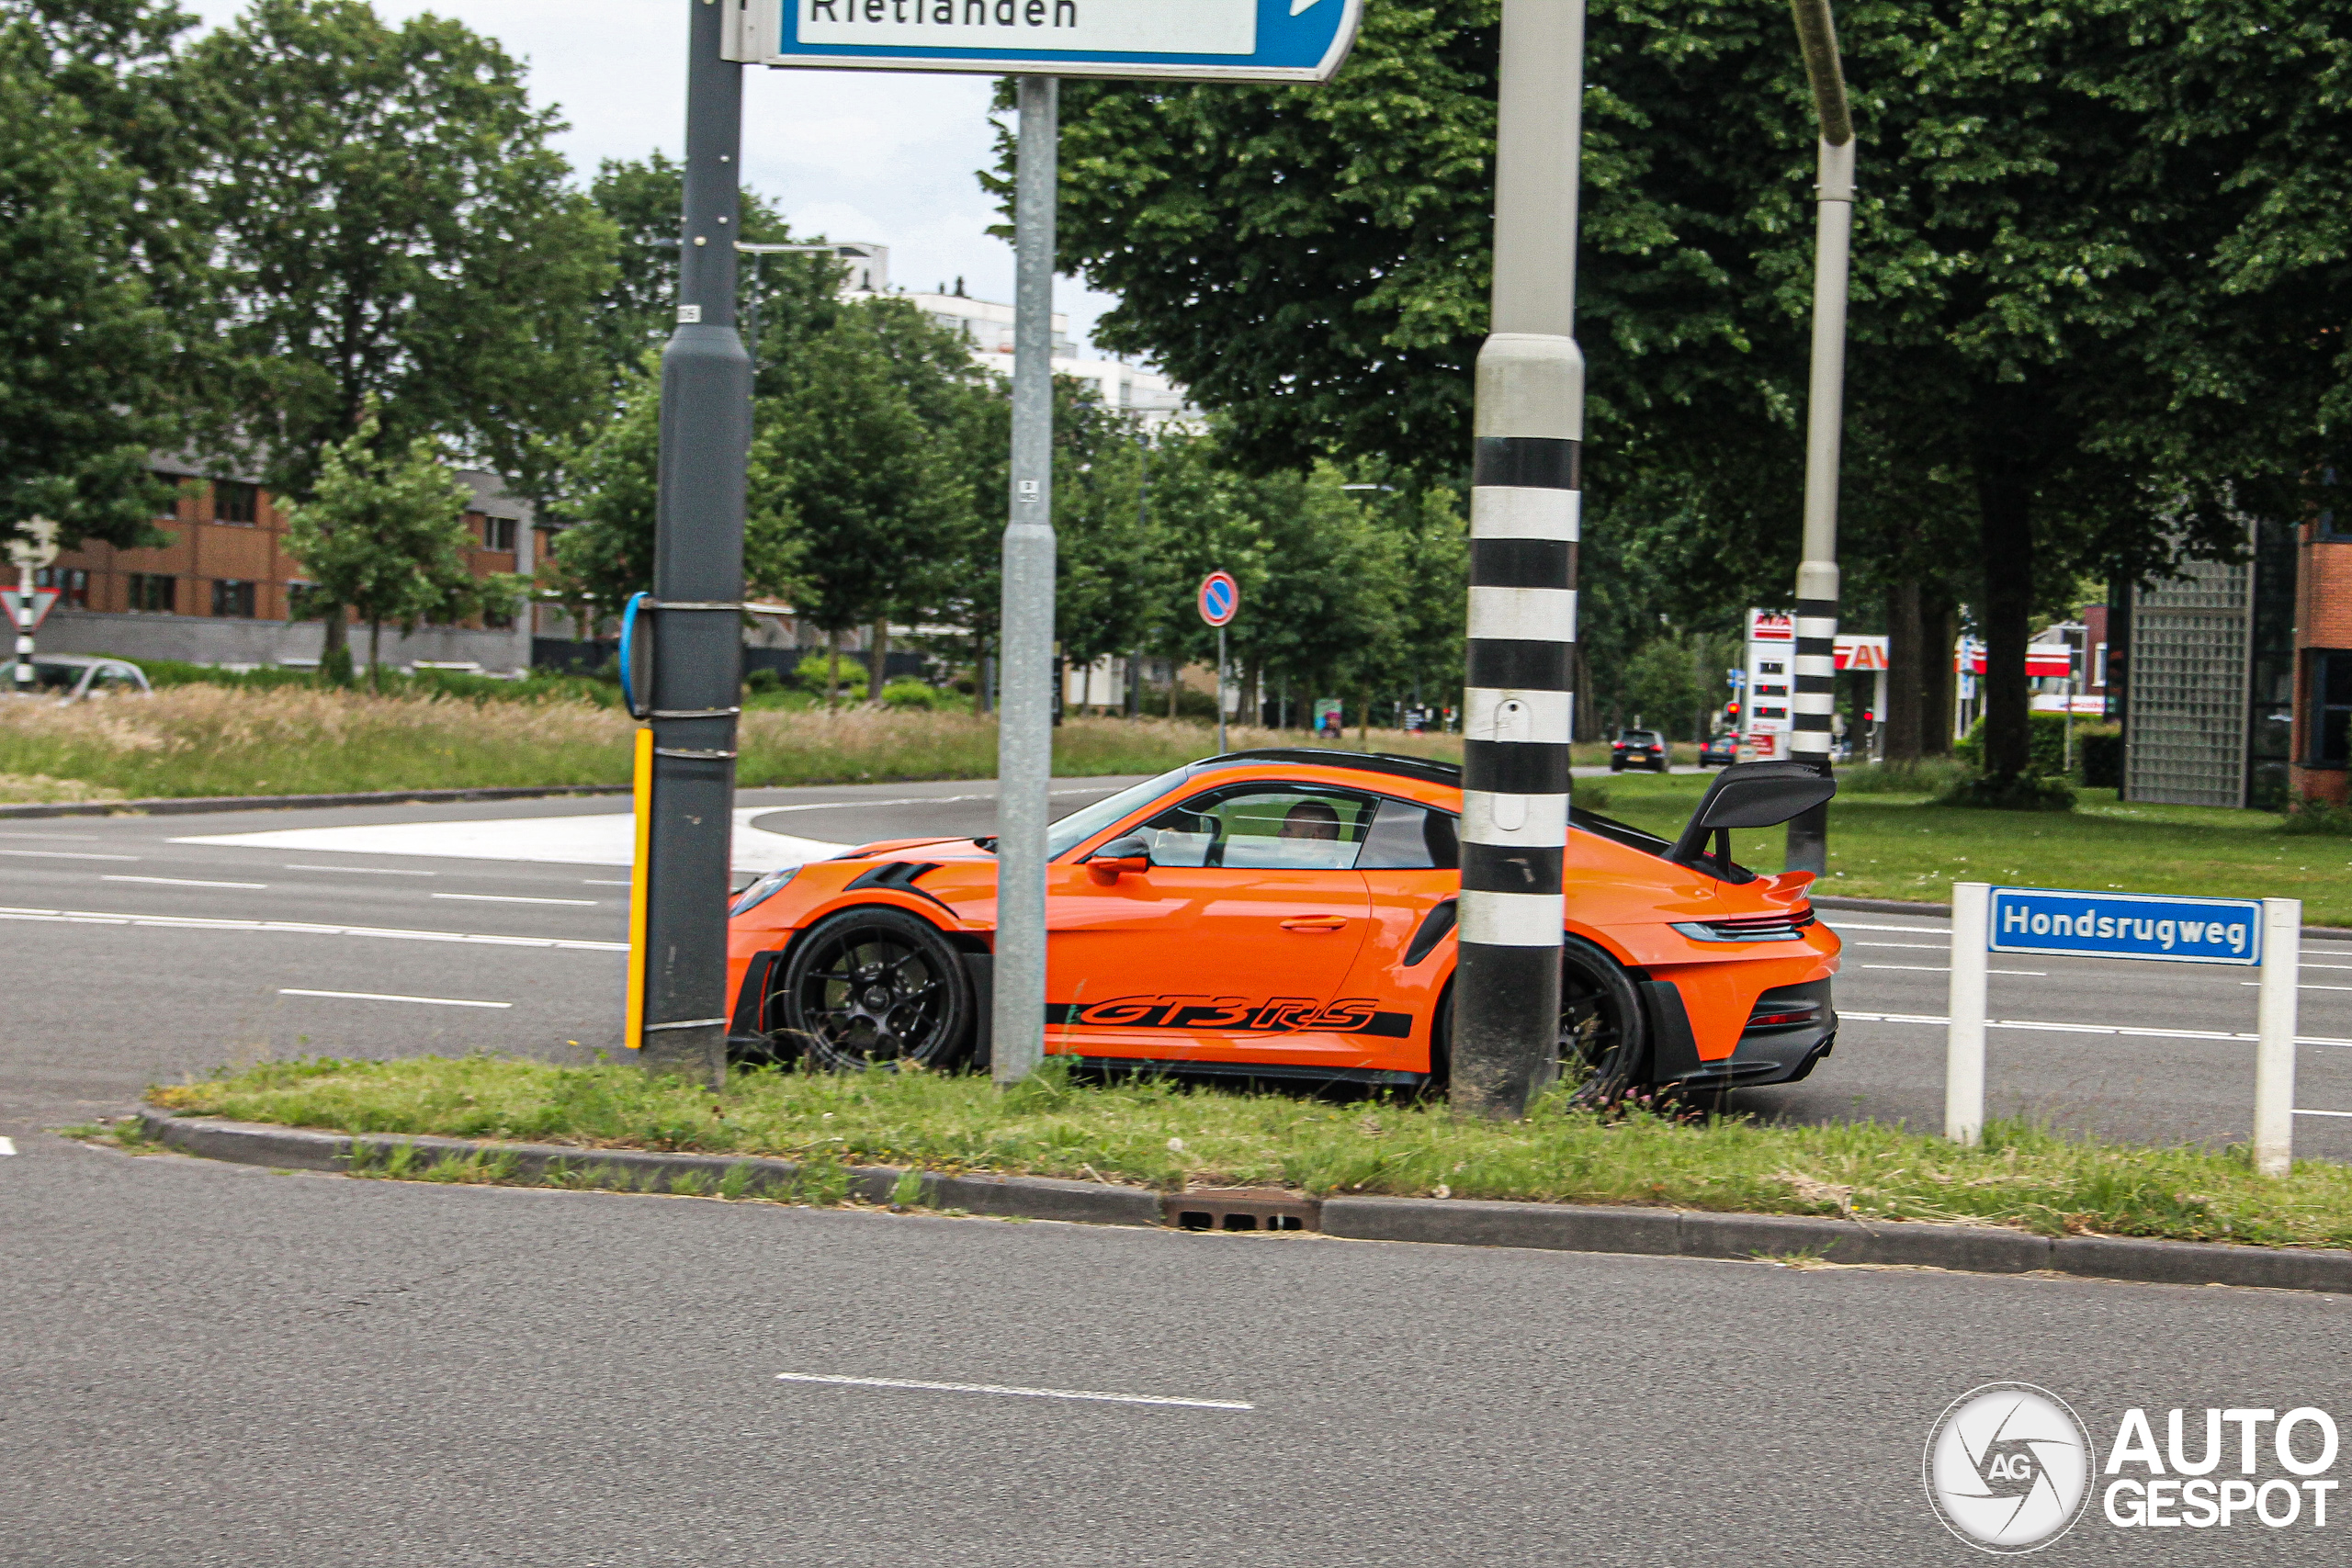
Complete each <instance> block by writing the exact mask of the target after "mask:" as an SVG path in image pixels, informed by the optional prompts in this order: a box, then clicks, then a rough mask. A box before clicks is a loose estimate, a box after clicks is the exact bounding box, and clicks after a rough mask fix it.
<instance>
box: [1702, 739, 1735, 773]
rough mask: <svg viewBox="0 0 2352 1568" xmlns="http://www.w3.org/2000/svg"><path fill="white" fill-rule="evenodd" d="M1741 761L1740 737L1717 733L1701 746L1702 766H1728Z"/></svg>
mask: <svg viewBox="0 0 2352 1568" xmlns="http://www.w3.org/2000/svg"><path fill="white" fill-rule="evenodd" d="M1736 761H1739V737H1738V736H1736V735H1717V736H1714V737H1713V738H1711V739H1709V740H1708V741H1707V743H1706V744H1705V745H1704V746H1702V747H1701V748H1699V765H1700V766H1701V767H1702V768H1728V767H1730V766H1731V765H1732V764H1733V763H1734V762H1736Z"/></svg>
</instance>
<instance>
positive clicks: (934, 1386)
mask: <svg viewBox="0 0 2352 1568" xmlns="http://www.w3.org/2000/svg"><path fill="white" fill-rule="evenodd" d="M776 1381H778V1382H821V1383H835V1384H838V1385H840V1386H842V1387H844V1388H912V1389H922V1390H927V1391H928V1392H930V1393H1001V1394H1011V1395H1012V1396H1013V1397H1015V1398H1018V1399H1091V1400H1097V1401H1100V1402H1102V1403H1103V1404H1177V1405H1182V1406H1184V1407H1185V1408H1187V1409H1192V1410H1255V1409H1256V1408H1258V1407H1257V1406H1256V1405H1254V1404H1248V1403H1246V1402H1245V1401H1242V1400H1238V1399H1177V1398H1174V1397H1172V1396H1170V1395H1168V1394H1164V1393H1095V1392H1093V1391H1091V1390H1089V1389H1080V1388H1014V1387H1012V1386H1010V1385H1008V1384H1004V1383H992V1382H922V1381H921V1380H919V1379H916V1378H841V1377H830V1376H827V1375H825V1374H824V1373H821V1372H778V1373H776Z"/></svg>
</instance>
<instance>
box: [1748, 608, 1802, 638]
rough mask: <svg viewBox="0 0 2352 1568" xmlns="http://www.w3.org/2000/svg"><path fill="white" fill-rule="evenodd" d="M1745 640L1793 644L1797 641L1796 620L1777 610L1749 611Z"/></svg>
mask: <svg viewBox="0 0 2352 1568" xmlns="http://www.w3.org/2000/svg"><path fill="white" fill-rule="evenodd" d="M1747 640H1748V641H1750V642H1794V641H1796V640H1797V623H1796V619H1795V617H1794V616H1792V615H1782V614H1781V612H1780V611H1778V610H1750V611H1748V612H1747Z"/></svg>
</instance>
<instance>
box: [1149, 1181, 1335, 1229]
mask: <svg viewBox="0 0 2352 1568" xmlns="http://www.w3.org/2000/svg"><path fill="white" fill-rule="evenodd" d="M1160 1212H1161V1213H1162V1214H1163V1215H1164V1216H1165V1218H1166V1220H1167V1223H1168V1224H1171V1225H1174V1226H1175V1227H1176V1228H1177V1229H1179V1230H1188V1231H1319V1230H1321V1229H1322V1228H1323V1205H1322V1204H1321V1203H1319V1202H1317V1201H1316V1200H1314V1199H1312V1198H1307V1197H1304V1196H1302V1195H1300V1194H1299V1193H1296V1192H1287V1191H1284V1190H1282V1189H1281V1188H1278V1187H1212V1188H1204V1189H1200V1190H1195V1191H1192V1192H1177V1193H1171V1194H1170V1195H1169V1196H1168V1197H1166V1198H1163V1199H1161V1200H1160Z"/></svg>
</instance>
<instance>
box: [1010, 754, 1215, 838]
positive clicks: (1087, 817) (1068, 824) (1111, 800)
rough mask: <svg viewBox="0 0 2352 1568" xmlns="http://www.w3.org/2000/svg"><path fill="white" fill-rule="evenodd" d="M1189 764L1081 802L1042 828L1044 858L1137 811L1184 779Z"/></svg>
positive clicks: (1188, 770)
mask: <svg viewBox="0 0 2352 1568" xmlns="http://www.w3.org/2000/svg"><path fill="white" fill-rule="evenodd" d="M1190 771H1191V769H1190V765H1189V764H1187V765H1186V766H1185V767H1182V768H1176V769H1172V770H1170V772H1168V773H1162V774H1160V775H1159V777H1158V778H1156V779H1146V780H1144V782H1143V783H1141V784H1129V785H1128V786H1127V787H1126V788H1125V789H1123V790H1121V791H1120V792H1119V793H1118V794H1116V795H1108V796H1106V797H1104V798H1103V799H1101V800H1098V801H1096V802H1095V803H1094V804H1093V805H1091V806H1081V807H1079V808H1078V809H1077V810H1075V811H1073V812H1071V813H1070V814H1069V816H1067V817H1065V818H1062V819H1061V820H1060V821H1058V822H1056V823H1055V824H1053V826H1051V827H1049V828H1047V829H1046V859H1047V860H1059V859H1060V858H1061V857H1062V856H1064V855H1066V854H1068V853H1069V852H1070V851H1072V850H1074V849H1076V848H1077V847H1078V846H1079V845H1080V844H1082V843H1084V842H1085V841H1086V840H1089V839H1091V838H1092V837H1093V836H1094V835H1095V834H1097V833H1099V832H1101V831H1102V830H1103V829H1105V828H1108V827H1109V826H1110V825H1111V824H1112V823H1114V822H1116V821H1117V820H1118V819H1119V818H1122V817H1125V816H1126V815H1128V814H1129V813H1130V812H1134V811H1139V810H1141V809H1142V808H1143V807H1147V806H1148V805H1150V804H1151V803H1152V802H1153V801H1155V800H1158V799H1159V797H1160V796H1161V795H1166V794H1167V793H1168V792H1169V791H1170V790H1171V789H1174V788H1175V787H1176V786H1177V785H1178V784H1182V783H1183V782H1184V775H1185V774H1186V773H1188V772H1190Z"/></svg>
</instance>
